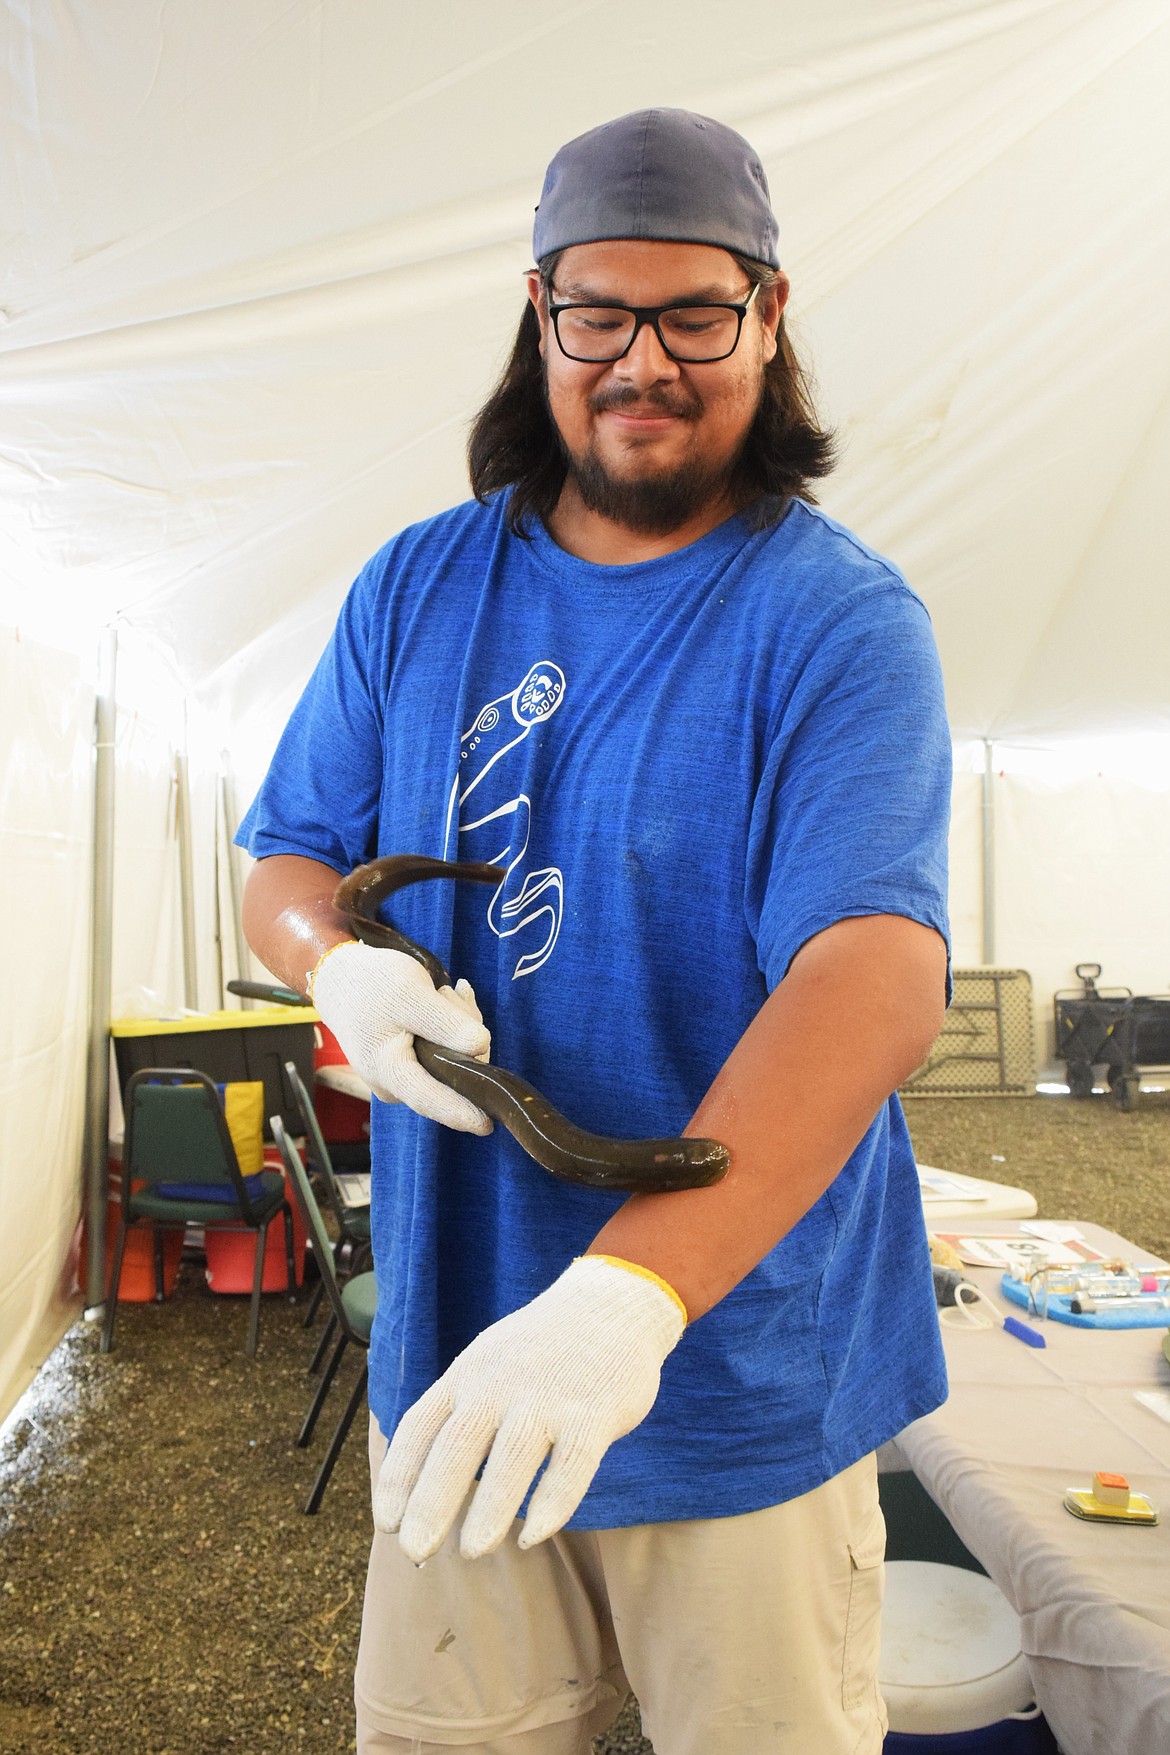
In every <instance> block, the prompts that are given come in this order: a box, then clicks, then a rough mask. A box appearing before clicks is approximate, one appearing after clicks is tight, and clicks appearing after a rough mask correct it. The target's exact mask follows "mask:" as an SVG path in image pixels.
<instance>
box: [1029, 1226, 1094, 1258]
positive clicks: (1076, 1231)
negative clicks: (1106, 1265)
mask: <svg viewBox="0 0 1170 1755" xmlns="http://www.w3.org/2000/svg"><path fill="white" fill-rule="evenodd" d="M1020 1230H1021V1231H1026V1232H1027V1233H1028V1235H1029V1236H1030V1237H1041V1238H1043V1239H1044V1241H1045V1242H1047V1243H1054V1244H1058V1245H1063V1246H1064V1248H1066V1249H1067V1250H1069V1251H1071V1253H1072V1255H1073V1256H1074V1258H1075V1260H1076V1261H1104V1260H1105V1257H1104V1256H1103V1255H1102V1254H1101V1251H1100V1250H1099V1249H1094V1248H1093V1246H1092V1244H1091V1243H1086V1242H1085V1234H1084V1232H1083V1231H1082V1230H1081V1229H1080V1228H1079V1226H1077V1225H1070V1224H1067V1223H1066V1222H1065V1221H1064V1220H1063V1219H1029V1220H1027V1221H1026V1222H1025V1223H1023V1224H1021V1226H1020ZM1063 1265H1064V1264H1063V1263H1061V1262H1057V1261H1053V1263H1052V1266H1053V1267H1061V1266H1063Z"/></svg>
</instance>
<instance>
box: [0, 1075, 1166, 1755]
mask: <svg viewBox="0 0 1170 1755" xmlns="http://www.w3.org/2000/svg"><path fill="white" fill-rule="evenodd" d="M907 1113H908V1116H909V1121H910V1129H911V1133H912V1135H913V1138H914V1142H915V1149H916V1152H917V1155H918V1157H919V1159H920V1160H921V1161H922V1162H924V1163H929V1164H934V1165H938V1166H940V1167H943V1168H946V1169H951V1170H958V1171H964V1172H966V1173H968V1174H972V1175H976V1176H987V1177H991V1178H993V1179H996V1180H1000V1181H1004V1182H1011V1183H1016V1184H1022V1185H1023V1186H1025V1187H1027V1188H1030V1189H1031V1190H1032V1191H1033V1192H1034V1193H1035V1194H1036V1196H1037V1199H1038V1200H1039V1203H1040V1212H1041V1215H1042V1216H1045V1217H1050V1218H1069V1217H1073V1218H1082V1219H1090V1220H1096V1221H1098V1222H1099V1223H1101V1224H1105V1225H1108V1226H1110V1227H1112V1228H1113V1229H1115V1230H1118V1231H1120V1232H1122V1233H1124V1234H1125V1235H1126V1236H1128V1237H1130V1238H1132V1239H1133V1240H1134V1241H1135V1242H1137V1243H1140V1244H1143V1245H1145V1246H1146V1247H1147V1248H1149V1249H1153V1250H1155V1251H1157V1252H1158V1253H1160V1254H1162V1255H1170V1198H1168V1193H1170V1178H1168V1175H1167V1163H1168V1161H1170V1096H1166V1095H1164V1094H1162V1095H1144V1096H1143V1097H1142V1099H1141V1102H1140V1104H1139V1107H1138V1108H1137V1110H1136V1111H1135V1112H1134V1113H1132V1114H1130V1115H1123V1114H1121V1113H1119V1112H1118V1111H1117V1110H1115V1109H1114V1108H1113V1106H1112V1104H1111V1103H1110V1101H1109V1100H1108V1099H1106V1098H1096V1099H1093V1100H1091V1101H1088V1102H1080V1103H1077V1102H1073V1101H1071V1100H1069V1099H1065V1098H1058V1097H1050V1098H1048V1097H1036V1098H1031V1099H1028V1098H1009V1099H1003V1100H998V1101H991V1100H962V1101H959V1100H948V1099H933V1098H932V1099H927V1098H921V1099H916V1100H913V1101H912V1102H910V1103H909V1104H908V1105H907ZM302 1309H303V1299H302V1306H301V1308H294V1307H292V1306H290V1305H289V1304H288V1303H287V1302H286V1301H285V1300H284V1299H283V1298H282V1297H279V1296H277V1295H269V1296H268V1297H266V1298H265V1302H264V1313H263V1318H262V1324H261V1333H260V1352H259V1355H258V1357H257V1359H256V1361H255V1362H254V1363H252V1364H249V1363H248V1361H247V1360H246V1359H245V1357H244V1331H245V1326H246V1321H247V1307H246V1300H245V1299H242V1298H225V1297H216V1296H214V1295H213V1294H211V1293H210V1292H209V1291H208V1290H207V1287H206V1285H205V1283H204V1281H203V1275H202V1270H201V1266H200V1264H199V1263H198V1262H196V1261H185V1262H184V1264H183V1267H182V1269H181V1270H180V1278H179V1285H178V1287H177V1289H176V1292H175V1294H174V1296H173V1297H172V1298H171V1299H169V1300H168V1302H167V1303H166V1304H165V1305H163V1306H161V1307H159V1306H155V1305H129V1306H125V1307H123V1308H122V1310H121V1311H120V1312H119V1315H118V1323H117V1328H116V1330H115V1347H114V1351H113V1352H112V1353H111V1354H110V1355H108V1356H107V1357H106V1358H102V1357H101V1355H100V1354H99V1353H98V1335H97V1331H96V1328H95V1327H94V1326H92V1325H88V1324H85V1323H78V1324H77V1325H76V1326H75V1327H74V1328H73V1329H72V1330H71V1331H70V1333H69V1334H68V1335H67V1336H66V1338H65V1340H64V1341H63V1342H62V1343H61V1345H60V1347H58V1349H57V1351H56V1352H55V1353H54V1355H53V1358H52V1360H51V1361H50V1363H49V1365H48V1366H47V1367H46V1369H45V1371H44V1372H43V1373H42V1374H41V1377H40V1378H39V1379H38V1382H37V1386H36V1390H35V1394H34V1397H33V1398H32V1402H31V1410H30V1412H29V1414H28V1416H27V1417H26V1418H24V1419H23V1420H22V1421H21V1422H20V1424H19V1425H18V1426H17V1428H16V1429H15V1431H12V1432H10V1433H9V1435H8V1436H7V1437H6V1438H5V1440H4V1441H3V1442H2V1443H0V1545H2V1546H0V1553H2V1556H3V1559H2V1568H0V1577H2V1580H3V1582H2V1585H0V1751H2V1752H3V1755H33V1752H34V1751H35V1752H37V1755H108V1752H109V1751H110V1750H112V1749H113V1750H118V1751H119V1752H124V1755H210V1752H212V1751H220V1750H235V1751H239V1752H241V1755H268V1752H269V1751H273V1752H275V1751H278V1750H279V1751H281V1752H282V1755H287V1751H289V1750H290V1749H293V1750H297V1749H299V1750H305V1751H311V1752H313V1755H318V1752H320V1755H325V1752H326V1751H330V1750H349V1749H352V1748H353V1747H354V1742H353V1709H352V1704H351V1677H352V1668H353V1659H354V1652H355V1649H356V1644H357V1635H358V1625H359V1620H360V1612H361V1594H362V1579H363V1572H364V1563H365V1554H366V1548H367V1542H368V1515H369V1514H368V1482H367V1478H366V1471H365V1456H364V1445H363V1444H362V1442H361V1437H360V1432H359V1431H358V1430H357V1429H356V1428H355V1431H354V1433H353V1435H352V1436H351V1438H350V1441H349V1443H348V1444H347V1446H346V1448H345V1450H344V1451H343V1453H342V1456H341V1459H340V1461H339V1463H338V1466H337V1469H336V1471H335V1473H334V1476H333V1480H332V1482H331V1484H330V1487H329V1491H328V1493H327V1495H326V1497H325V1501H324V1504H323V1506H322V1508H321V1511H320V1513H319V1514H318V1516H316V1517H315V1518H307V1517H304V1516H303V1515H302V1514H301V1509H300V1507H301V1505H302V1503H303V1501H304V1499H305V1497H306V1495H307V1493H308V1491H309V1487H310V1485H311V1483H312V1481H313V1478H314V1475H315V1473H316V1468H317V1464H318V1461H319V1459H320V1456H321V1454H322V1451H323V1449H324V1446H325V1443H326V1442H327V1438H328V1433H329V1431H330V1430H331V1426H332V1421H333V1420H335V1419H336V1418H337V1416H338V1415H339V1414H340V1411H341V1408H342V1406H343V1405H344V1401H343V1397H344V1396H345V1395H346V1394H347V1393H348V1387H349V1385H350V1384H351V1383H352V1381H353V1375H354V1373H355V1372H356V1370H357V1369H358V1362H357V1361H356V1359H350V1360H349V1361H348V1362H347V1365H343V1367H342V1371H341V1373H340V1379H341V1381H340V1382H339V1383H338V1384H337V1385H335V1387H334V1389H333V1392H332V1396H331V1399H330V1403H329V1404H328V1405H327V1408H326V1413H325V1416H324V1418H323V1420H322V1424H321V1428H320V1430H319V1432H318V1434H317V1435H316V1437H315V1439H314V1442H313V1445H312V1446H311V1448H310V1449H309V1450H308V1451H301V1450H298V1449H296V1447H295V1446H294V1444H293V1442H292V1440H293V1438H294V1436H295V1433H296V1431H297V1428H298V1426H299V1422H300V1419H301V1417H302V1415H303V1412H304V1409H305V1407H306V1405H307V1402H308V1398H309V1380H308V1379H307V1378H306V1376H305V1367H306V1365H307V1363H308V1359H309V1355H310V1352H311V1348H312V1341H311V1339H310V1337H309V1336H308V1335H306V1333H305V1330H304V1329H303V1328H302V1326H301V1310H302ZM596 1748H597V1750H598V1751H599V1755H601V1752H604V1755H647V1752H648V1751H650V1744H649V1743H648V1742H646V1741H645V1740H644V1739H643V1738H642V1736H641V1734H640V1729H639V1725H638V1719H637V1708H636V1704H635V1703H634V1702H633V1701H631V1702H630V1703H629V1704H628V1705H627V1708H626V1710H625V1712H623V1714H622V1716H621V1718H620V1720H619V1721H618V1723H617V1724H616V1725H615V1726H614V1727H613V1729H612V1730H611V1731H610V1733H609V1735H608V1736H607V1737H606V1738H604V1739H601V1740H600V1741H599V1742H598V1744H597V1745H596Z"/></svg>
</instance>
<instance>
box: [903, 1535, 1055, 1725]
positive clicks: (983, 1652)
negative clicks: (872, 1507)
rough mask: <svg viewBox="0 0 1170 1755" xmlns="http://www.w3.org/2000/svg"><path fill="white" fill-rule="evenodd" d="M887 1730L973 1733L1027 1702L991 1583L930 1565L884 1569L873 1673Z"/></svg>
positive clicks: (1007, 1621) (1024, 1671)
mask: <svg viewBox="0 0 1170 1755" xmlns="http://www.w3.org/2000/svg"><path fill="white" fill-rule="evenodd" d="M878 1676H879V1679H880V1682H881V1691H882V1695H883V1697H884V1699H885V1702H886V1708H887V1710H888V1712H889V1715H890V1729H891V1731H902V1732H906V1733H908V1734H911V1735H916V1736H926V1735H934V1736H938V1735H944V1734H946V1733H948V1732H952V1731H974V1730H980V1729H982V1728H983V1727H984V1726H985V1725H993V1724H997V1723H998V1722H999V1721H1000V1720H1001V1719H1005V1718H1011V1717H1013V1716H1014V1715H1016V1714H1020V1713H1025V1712H1027V1710H1028V1708H1029V1707H1030V1706H1031V1704H1032V1701H1033V1698H1034V1696H1033V1693H1032V1680H1031V1677H1030V1675H1029V1673H1028V1664H1027V1660H1026V1659H1025V1657H1024V1654H1023V1652H1022V1651H1021V1650H1020V1622H1019V1617H1018V1616H1017V1614H1016V1612H1015V1610H1014V1609H1013V1608H1012V1606H1011V1604H1010V1603H1009V1602H1008V1600H1007V1598H1006V1597H1005V1596H1004V1594H1003V1592H1002V1591H1001V1590H1000V1588H999V1586H998V1585H997V1584H995V1583H993V1581H992V1580H991V1579H990V1578H984V1576H983V1575H982V1573H979V1572H967V1571H965V1570H964V1569H963V1568H962V1567H959V1566H938V1565H936V1564H935V1563H934V1562H933V1561H929V1560H891V1561H888V1562H887V1564H886V1596H885V1606H884V1609H883V1611H882V1655H881V1664H880V1667H879V1670H878Z"/></svg>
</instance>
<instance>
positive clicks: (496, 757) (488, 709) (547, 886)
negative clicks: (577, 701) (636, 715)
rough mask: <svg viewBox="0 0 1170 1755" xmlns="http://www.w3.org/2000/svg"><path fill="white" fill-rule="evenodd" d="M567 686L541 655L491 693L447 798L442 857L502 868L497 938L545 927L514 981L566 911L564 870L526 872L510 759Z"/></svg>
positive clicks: (493, 922)
mask: <svg viewBox="0 0 1170 1755" xmlns="http://www.w3.org/2000/svg"><path fill="white" fill-rule="evenodd" d="M566 686H567V685H566V682H565V673H564V671H563V670H561V668H560V666H559V665H556V664H553V663H551V662H550V661H549V660H547V659H545V660H542V661H541V662H540V663H537V664H534V665H532V667H531V668H530V669H529V670H528V671H527V673H526V674H525V676H524V678H523V680H522V681H521V682H520V683H519V684H518V685H517V687H516V688H514V689H513V690H512V692H511V693H510V694H506V695H497V696H496V698H495V700H494V701H489V702H488V703H487V705H486V706H484V707H481V708H480V710H479V712H478V713H477V714H476V716H475V718H474V720H473V721H472V724H471V728H470V730H468V731H465V732H464V734H463V736H462V738H461V739H460V744H459V772H458V773H457V774H456V776H455V781H454V784H453V785H452V787H451V795H450V797H449V799H448V800H447V831H446V839H445V845H444V851H443V857H444V859H471V860H486V861H487V862H488V863H489V864H491V865H502V866H504V867H505V869H506V871H507V874H508V875H507V877H506V878H505V879H504V882H503V883H502V884H501V885H500V887H499V889H498V890H497V891H496V892H495V894H494V896H493V897H492V899H491V902H490V904H489V906H488V925H489V926H490V927H491V929H492V931H493V932H494V933H495V934H496V937H497V938H512V937H514V935H515V934H516V933H518V932H524V931H527V930H529V929H530V928H532V927H533V926H534V925H535V923H536V922H537V921H541V922H542V924H543V931H544V935H545V936H544V942H543V944H541V945H540V947H539V949H537V950H534V951H526V952H525V953H524V954H523V955H522V956H521V957H520V958H519V959H518V960H517V963H516V967H515V968H514V969H513V971H512V979H513V981H516V980H518V979H519V978H520V976H521V975H531V974H532V973H533V971H534V970H536V969H539V968H540V967H541V965H542V964H543V963H546V962H547V961H548V959H549V957H550V956H551V955H552V950H553V946H554V945H555V944H556V942H557V934H558V933H559V932H560V930H561V917H562V914H563V912H564V874H563V873H562V871H561V870H560V867H559V866H555V865H550V866H545V867H543V868H542V869H541V870H539V871H525V869H524V866H525V858H526V855H527V852H528V838H529V832H530V828H531V821H532V800H531V799H530V798H529V797H528V795H527V793H525V792H523V791H521V790H520V789H519V787H518V786H517V779H516V774H515V769H516V767H517V766H518V763H519V758H516V757H511V759H509V757H510V755H511V752H512V751H513V750H515V749H518V748H519V747H520V746H521V745H522V744H523V743H524V741H525V739H526V738H527V737H528V735H529V733H530V732H531V731H532V728H533V727H534V726H536V725H540V724H543V722H544V721H545V720H546V719H548V718H549V717H550V716H551V715H552V714H553V713H555V712H556V710H557V708H558V707H559V706H560V704H561V702H562V701H563V700H564V698H565V689H566ZM489 775H490V776H491V777H492V778H491V782H490V784H489V785H487V786H486V787H485V786H484V782H485V781H486V780H488V776H489ZM481 787H483V791H482V792H479V795H478V796H477V797H474V798H473V797H472V795H473V794H475V793H477V792H478V791H479V788H481ZM468 799H471V804H470V805H469V806H468V807H467V809H468V812H470V816H469V819H468V820H466V821H465V820H464V817H465V814H466V813H465V810H464V806H465V804H466V803H467V800H468ZM530 936H531V934H530Z"/></svg>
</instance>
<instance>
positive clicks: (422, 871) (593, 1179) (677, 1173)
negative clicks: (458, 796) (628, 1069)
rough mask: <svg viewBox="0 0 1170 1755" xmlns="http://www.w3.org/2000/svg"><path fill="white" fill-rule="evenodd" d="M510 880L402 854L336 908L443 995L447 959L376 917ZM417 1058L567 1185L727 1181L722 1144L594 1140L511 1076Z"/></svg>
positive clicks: (352, 886) (440, 1058)
mask: <svg viewBox="0 0 1170 1755" xmlns="http://www.w3.org/2000/svg"><path fill="white" fill-rule="evenodd" d="M506 875H507V874H506V873H505V872H504V870H503V869H502V867H500V866H498V865H473V864H470V863H468V862H461V861H453V860H447V859H425V858H423V857H422V856H421V855H418V856H416V855H414V854H400V855H397V856H395V857H393V858H389V859H375V860H373V861H372V862H371V863H370V864H369V865H359V866H358V868H357V870H356V871H352V872H351V873H350V875H349V876H348V877H347V878H345V879H343V881H342V882H341V884H340V885H339V886H338V889H337V893H336V895H335V896H334V898H333V901H334V906H335V907H336V908H337V909H338V910H339V911H340V912H341V913H342V914H344V915H346V917H347V918H348V921H349V924H350V927H351V929H352V931H353V933H354V936H355V937H356V938H359V939H361V940H362V942H363V943H364V944H368V945H375V946H381V947H382V948H384V949H387V950H394V951H403V952H404V953H405V954H406V955H407V956H408V957H413V958H414V959H415V961H416V962H419V963H421V964H422V966H423V968H424V969H425V970H426V971H427V973H428V974H429V975H430V977H431V980H432V981H433V982H434V983H435V986H436V987H450V986H452V981H451V977H450V975H449V974H448V973H447V971H446V969H445V968H444V967H443V965H442V963H441V962H440V961H439V959H438V957H436V956H435V955H434V953H433V952H431V951H428V950H426V949H425V948H424V946H422V945H420V944H416V943H415V942H414V940H413V939H410V938H407V936H406V934H405V933H402V932H399V931H398V929H397V927H395V926H391V925H389V924H387V923H386V922H384V921H382V920H379V919H378V918H377V911H378V909H379V907H380V906H381V905H382V903H383V902H384V901H385V900H386V899H387V897H388V896H392V895H393V894H394V892H395V890H400V889H402V888H404V886H405V885H407V884H415V883H419V882H421V881H422V880H424V879H427V878H451V879H455V880H462V879H467V880H469V881H470V882H472V883H480V884H500V883H503V881H504V878H505V876H506ZM414 1052H415V1054H416V1055H417V1057H418V1061H419V1064H420V1066H423V1067H425V1069H426V1071H427V1072H429V1073H430V1074H431V1076H432V1078H436V1079H438V1080H439V1082H440V1084H444V1085H448V1086H450V1088H451V1089H452V1090H453V1091H458V1093H459V1095H460V1096H461V1097H466V1098H467V1099H468V1101H469V1102H471V1103H474V1104H475V1105H476V1107H477V1108H479V1109H482V1110H483V1111H484V1113H485V1114H487V1115H490V1116H491V1117H492V1119H493V1120H495V1121H498V1122H499V1123H500V1124H501V1125H502V1126H503V1127H506V1128H507V1130H508V1132H509V1133H510V1134H511V1135H512V1137H513V1138H514V1139H515V1140H516V1141H517V1142H518V1143H519V1144H520V1145H521V1146H522V1147H523V1148H524V1150H525V1151H526V1152H527V1153H528V1155H529V1157H530V1158H534V1159H535V1160H536V1162H537V1163H538V1164H540V1165H541V1166H542V1167H543V1168H544V1169H545V1170H550V1171H551V1172H552V1174H553V1175H554V1176H560V1177H562V1178H563V1179H564V1181H566V1182H578V1183H583V1184H584V1185H585V1186H586V1187H588V1188H612V1189H616V1190H619V1191H622V1190H624V1191H629V1192H633V1193H642V1194H669V1193H672V1192H673V1191H674V1190H676V1189H680V1188H705V1187H707V1186H708V1185H709V1184H710V1183H712V1182H718V1181H719V1179H720V1177H722V1176H724V1175H726V1173H727V1167H728V1164H729V1162H730V1159H729V1155H728V1152H727V1148H726V1146H722V1145H720V1144H719V1142H718V1140H706V1139H683V1138H675V1139H660V1140H619V1139H611V1138H609V1137H608V1136H607V1135H605V1134H597V1133H586V1132H585V1130H584V1129H583V1128H580V1127H577V1126H576V1124H575V1123H574V1122H572V1121H570V1120H569V1119H568V1117H567V1116H565V1115H562V1114H561V1113H560V1111H559V1110H558V1109H556V1108H554V1107H553V1105H552V1104H551V1103H550V1102H549V1101H548V1098H547V1097H542V1096H541V1094H540V1092H539V1091H537V1090H534V1089H533V1087H532V1086H531V1085H530V1084H528V1083H527V1082H526V1081H525V1080H524V1079H522V1078H520V1076H519V1075H518V1074H517V1073H514V1072H509V1071H508V1070H507V1069H506V1068H505V1067H500V1066H493V1065H491V1064H490V1063H489V1064H487V1065H485V1064H484V1063H483V1062H482V1061H478V1060H472V1059H471V1057H470V1056H469V1055H466V1054H457V1053H455V1051H454V1050H453V1049H450V1048H440V1047H439V1046H438V1044H437V1043H434V1042H426V1041H423V1040H422V1038H421V1037H418V1036H416V1037H415V1040H414Z"/></svg>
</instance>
